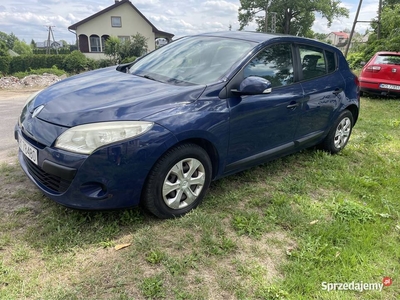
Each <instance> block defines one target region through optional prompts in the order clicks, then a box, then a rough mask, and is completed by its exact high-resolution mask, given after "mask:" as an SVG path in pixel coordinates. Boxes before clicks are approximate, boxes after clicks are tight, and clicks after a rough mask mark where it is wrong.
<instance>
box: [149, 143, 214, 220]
mask: <svg viewBox="0 0 400 300" xmlns="http://www.w3.org/2000/svg"><path fill="white" fill-rule="evenodd" d="M211 173H212V165H211V160H210V158H209V156H208V154H207V152H206V151H205V150H204V149H203V148H201V147H200V146H198V145H195V144H189V143H188V144H182V145H179V146H176V147H174V148H172V149H170V150H168V151H167V152H166V153H165V154H164V155H163V156H162V157H161V158H160V159H159V160H158V161H157V163H156V164H155V165H154V167H153V169H152V170H151V171H150V173H149V175H148V177H147V181H146V184H145V187H144V191H143V194H142V205H143V206H144V207H145V208H146V209H147V210H148V211H150V212H151V213H153V214H154V215H156V216H157V217H159V218H162V219H166V218H174V217H180V216H182V215H184V214H186V213H188V212H189V211H191V210H192V209H194V208H196V207H197V206H198V205H199V204H200V203H201V201H202V200H203V198H204V195H205V194H206V192H207V190H208V187H209V186H210V182H211Z"/></svg>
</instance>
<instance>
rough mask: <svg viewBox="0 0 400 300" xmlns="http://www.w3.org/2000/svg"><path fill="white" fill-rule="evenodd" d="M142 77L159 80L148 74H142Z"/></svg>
mask: <svg viewBox="0 0 400 300" xmlns="http://www.w3.org/2000/svg"><path fill="white" fill-rule="evenodd" d="M143 77H144V78H147V79H150V80H153V81H159V80H157V79H155V78H154V77H151V76H150V75H143Z"/></svg>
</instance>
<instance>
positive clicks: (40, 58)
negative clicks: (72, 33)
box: [7, 54, 67, 74]
mask: <svg viewBox="0 0 400 300" xmlns="http://www.w3.org/2000/svg"><path fill="white" fill-rule="evenodd" d="M66 56H67V55H65V54H59V55H46V54H38V55H21V56H14V57H12V58H11V62H10V66H9V70H8V72H7V73H11V74H12V73H16V72H25V71H28V70H29V69H40V68H51V67H53V66H56V67H57V68H58V69H64V59H65V57H66Z"/></svg>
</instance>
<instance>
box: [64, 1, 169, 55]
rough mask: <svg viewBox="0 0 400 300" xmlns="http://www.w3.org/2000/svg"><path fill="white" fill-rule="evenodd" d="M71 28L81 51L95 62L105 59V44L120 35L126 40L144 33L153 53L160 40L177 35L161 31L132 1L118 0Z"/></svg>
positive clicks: (121, 38) (122, 39)
mask: <svg viewBox="0 0 400 300" xmlns="http://www.w3.org/2000/svg"><path fill="white" fill-rule="evenodd" d="M68 29H69V30H70V31H75V34H76V38H77V42H78V49H79V50H80V51H81V52H83V53H84V54H85V55H86V56H87V57H89V58H94V59H100V58H105V55H104V49H105V42H106V40H107V39H108V38H109V37H110V36H117V37H119V39H120V40H121V41H124V40H127V39H129V38H130V37H131V36H132V35H135V34H137V33H140V34H141V35H143V36H144V37H146V38H147V46H148V50H149V51H152V50H154V49H155V48H156V39H158V38H164V39H166V40H168V41H171V39H172V37H173V36H174V35H173V34H172V33H168V32H164V31H160V30H158V29H157V28H156V27H155V26H154V25H153V24H152V23H151V22H150V21H149V20H148V19H147V18H146V17H145V16H144V15H143V14H142V13H141V12H140V11H139V10H138V9H137V8H136V7H135V6H134V5H133V4H132V3H131V2H130V1H129V0H121V1H118V0H115V3H114V4H113V5H111V6H109V7H107V8H105V9H103V10H101V11H99V12H98V13H95V14H94V15H92V16H90V17H88V18H86V19H84V20H82V21H80V22H78V23H75V24H73V25H71V26H69V27H68Z"/></svg>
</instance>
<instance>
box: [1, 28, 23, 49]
mask: <svg viewBox="0 0 400 300" xmlns="http://www.w3.org/2000/svg"><path fill="white" fill-rule="evenodd" d="M0 41H3V42H5V43H6V45H7V49H12V48H14V43H15V42H16V41H19V39H18V38H17V37H16V35H15V34H14V33H12V32H11V34H7V33H5V32H2V31H0Z"/></svg>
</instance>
